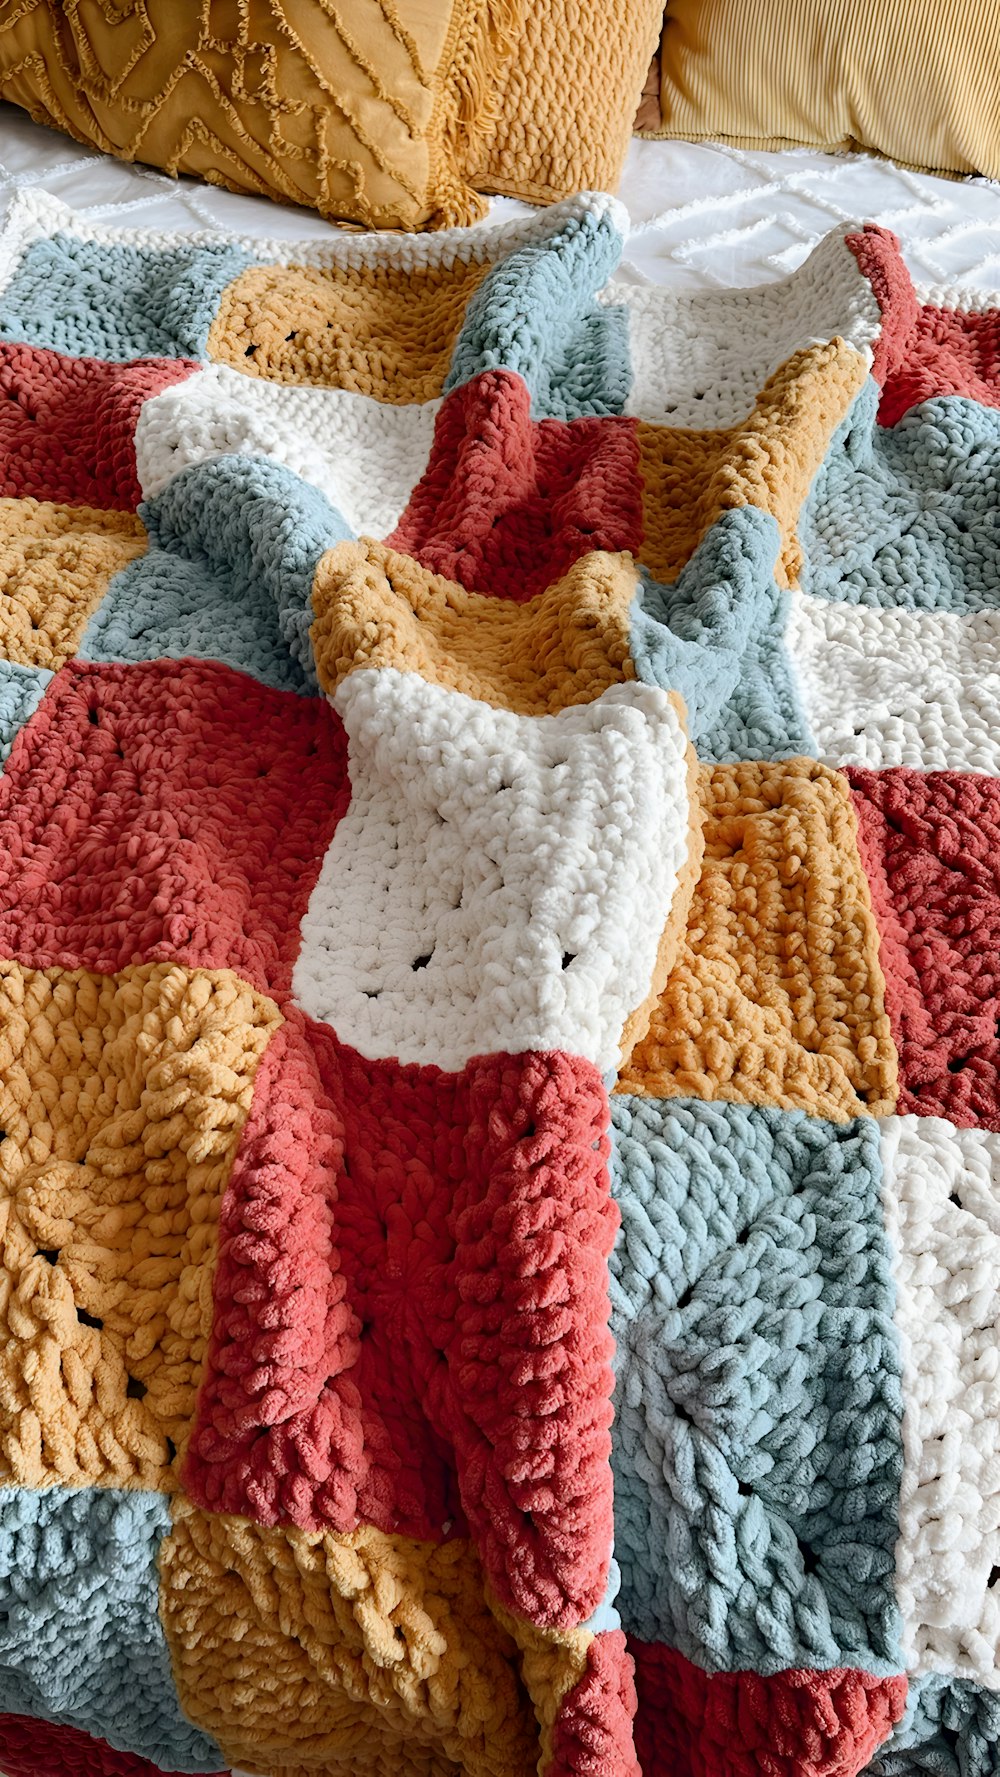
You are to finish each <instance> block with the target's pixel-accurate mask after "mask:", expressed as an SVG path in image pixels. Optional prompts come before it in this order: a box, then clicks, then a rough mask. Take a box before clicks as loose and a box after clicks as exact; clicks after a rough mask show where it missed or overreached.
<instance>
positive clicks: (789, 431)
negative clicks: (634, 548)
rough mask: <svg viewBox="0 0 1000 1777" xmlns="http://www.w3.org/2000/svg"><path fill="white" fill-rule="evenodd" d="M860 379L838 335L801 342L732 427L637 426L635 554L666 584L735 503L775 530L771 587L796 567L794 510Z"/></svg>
mask: <svg viewBox="0 0 1000 1777" xmlns="http://www.w3.org/2000/svg"><path fill="white" fill-rule="evenodd" d="M867 375H868V365H867V361H866V359H865V358H864V357H863V356H862V354H861V353H860V352H858V351H855V349H854V347H853V346H849V345H847V344H846V342H845V341H844V340H842V339H833V340H830V341H829V342H828V343H827V344H826V345H814V346H804V347H803V348H802V350H801V351H798V352H793V353H792V355H791V357H790V358H787V359H786V360H785V362H784V363H783V364H780V365H779V366H778V368H777V370H776V371H775V372H774V373H773V375H772V376H770V377H769V378H768V380H767V382H766V383H765V384H764V387H763V388H762V389H761V391H760V394H759V395H758V397H757V401H756V404H755V406H754V409H753V412H752V413H750V414H749V415H748V416H747V418H746V419H745V420H740V421H739V422H738V423H737V424H735V425H732V426H725V427H718V428H715V429H708V430H705V431H698V430H696V429H695V428H693V427H690V428H689V427H681V426H654V425H651V424H649V423H647V422H646V421H644V420H640V421H639V422H638V425H637V433H638V439H639V473H640V475H641V477H642V485H643V533H644V534H643V542H642V547H641V548H640V550H639V560H640V561H641V562H642V563H643V564H644V565H645V566H646V567H648V569H649V571H650V573H651V574H653V575H655V577H656V579H657V580H660V581H663V582H664V583H665V584H667V585H669V584H672V583H673V581H674V580H676V578H677V576H678V574H679V573H680V571H681V569H682V568H683V566H684V564H685V562H687V561H688V560H689V558H690V557H691V556H692V555H693V554H694V551H695V550H696V549H697V547H698V544H699V543H700V542H701V540H702V538H703V537H704V535H705V533H706V531H707V530H708V529H709V526H710V525H712V524H713V523H714V522H715V520H716V519H717V518H718V517H719V515H720V514H721V513H723V512H727V511H729V510H731V509H732V508H733V507H735V506H756V507H757V508H758V509H759V510H760V511H761V512H769V513H770V514H771V516H772V517H773V518H774V519H775V520H776V522H777V525H778V528H779V530H780V533H781V546H780V553H779V556H778V561H777V564H776V569H775V572H776V576H777V580H778V584H779V586H793V585H795V584H796V582H797V579H798V575H799V571H800V569H801V566H802V551H801V547H800V545H799V541H798V536H797V526H798V522H799V514H800V512H801V510H802V506H803V503H804V501H805V498H806V495H807V494H808V492H809V489H810V487H811V486H812V483H813V480H814V478H815V476H816V472H817V470H818V469H819V467H820V465H821V464H822V462H823V459H824V457H825V456H826V453H827V451H828V449H829V446H830V440H831V438H832V437H833V434H834V432H835V431H836V429H837V427H838V426H839V425H840V423H841V421H842V420H843V419H844V417H845V415H846V414H847V412H848V409H849V408H850V405H851V403H852V401H853V400H854V399H855V397H856V396H857V395H858V394H859V393H860V391H861V389H862V388H863V386H864V383H865V379H866V377H867Z"/></svg>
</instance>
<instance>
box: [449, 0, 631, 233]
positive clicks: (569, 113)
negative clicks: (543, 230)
mask: <svg viewBox="0 0 1000 1777" xmlns="http://www.w3.org/2000/svg"><path fill="white" fill-rule="evenodd" d="M662 25H663V0H531V3H530V4H529V6H528V8H527V12H526V16H525V18H524V24H523V29H522V30H521V32H520V33H519V36H518V42H517V49H516V51H515V54H514V59H513V61H512V62H511V63H510V65H509V68H508V71H507V75H506V78H505V80H503V81H502V82H501V86H500V95H499V101H498V106H497V114H496V118H495V121H494V122H493V123H491V125H490V127H489V129H488V130H486V131H484V132H483V133H482V134H481V136H480V139H479V145H478V146H479V152H478V153H477V152H476V151H475V150H473V153H472V154H471V155H470V159H469V163H468V164H469V173H470V178H471V180H472V183H473V184H474V185H475V186H477V188H478V189H479V190H480V191H498V192H503V193H505V194H506V195H507V196H509V197H523V198H527V199H528V201H529V202H533V203H551V202H552V201H553V199H555V198H559V197H569V196H571V195H572V193H573V192H576V191H587V190H590V191H615V190H616V189H617V186H618V181H619V178H620V177H621V170H622V164H623V162H624V160H625V154H626V151H627V149H628V144H629V138H630V137H631V135H632V127H633V122H634V119H635V111H636V106H637V104H638V102H639V95H640V93H641V92H642V83H643V80H644V79H645V76H646V71H647V69H648V67H649V58H650V56H651V55H652V54H653V51H654V49H655V48H656V44H657V41H658V39H659V35H660V30H661V28H662Z"/></svg>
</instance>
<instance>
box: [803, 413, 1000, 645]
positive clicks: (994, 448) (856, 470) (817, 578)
mask: <svg viewBox="0 0 1000 1777" xmlns="http://www.w3.org/2000/svg"><path fill="white" fill-rule="evenodd" d="M879 393H880V391H879V389H878V388H877V386H876V385H875V383H874V382H871V381H869V382H868V384H867V385H866V386H865V388H864V389H862V391H861V393H860V395H859V396H858V397H857V399H856V401H855V402H854V403H853V405H852V407H851V410H850V412H849V413H848V415H847V417H846V419H845V420H844V421H843V423H842V425H841V426H840V427H839V429H838V431H837V432H836V433H835V435H834V438H833V441H832V443H831V446H830V450H829V451H828V453H827V456H826V460H825V462H824V463H823V466H822V468H821V469H820V471H819V473H818V475H817V476H816V479H815V481H814V482H813V486H812V490H811V492H810V494H809V498H808V500H807V501H806V504H805V507H804V510H803V513H802V517H801V520H800V523H799V538H800V541H801V544H802V549H803V553H804V557H805V566H804V568H803V571H802V589H803V591H804V592H811V593H814V594H815V595H816V596H817V597H819V598H828V599H843V600H846V601H847V602H848V603H851V604H861V605H883V606H889V607H893V606H896V607H899V608H901V609H903V610H915V611H921V610H923V611H957V612H972V611H988V610H993V609H995V608H996V606H997V605H998V604H1000V410H998V409H996V408H992V407H984V406H982V404H981V403H980V402H978V401H969V400H967V399H966V398H965V397H964V396H959V395H941V396H937V397H935V398H934V399H933V400H931V401H923V402H921V403H919V404H918V405H917V406H915V407H911V408H910V410H909V412H908V413H905V414H904V415H903V417H902V419H900V420H898V421H897V422H896V424H895V425H894V426H879V425H877V424H876V419H875V415H876V410H877V406H878V399H879Z"/></svg>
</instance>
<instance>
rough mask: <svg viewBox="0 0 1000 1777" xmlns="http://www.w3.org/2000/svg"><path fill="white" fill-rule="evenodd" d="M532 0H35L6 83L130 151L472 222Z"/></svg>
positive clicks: (90, 137) (326, 208)
mask: <svg viewBox="0 0 1000 1777" xmlns="http://www.w3.org/2000/svg"><path fill="white" fill-rule="evenodd" d="M525 4H526V0H338V4H337V6H336V7H333V6H331V5H330V4H329V0H240V3H239V4H237V0H212V3H211V4H209V3H208V0H202V3H200V4H194V3H190V4H189V3H188V0H78V3H77V4H74V5H72V6H67V5H63V4H59V3H58V0H22V3H21V4H19V5H10V6H2V7H0V96H2V97H3V98H4V99H10V100H12V101H13V102H14V103H15V104H17V105H22V106H23V107H24V108H25V110H27V111H29V112H30V113H31V115H32V117H33V118H35V119H36V120H37V121H38V122H40V123H46V124H52V125H54V126H55V128H56V129H60V130H65V131H67V132H68V133H69V134H70V135H71V136H75V137H76V138H77V139H78V140H79V141H82V142H88V143H92V144H93V145H94V146H95V147H98V148H102V149H104V150H106V151H107V152H108V153H110V154H117V155H119V156H120V157H121V158H122V159H123V160H140V161H145V162H148V163H149V164H150V165H151V166H155V167H162V168H163V169H164V170H165V171H166V172H169V173H196V174H198V175H199V176H200V177H201V178H203V179H208V180H211V181H212V183H213V184H216V185H225V186H228V187H229V188H230V190H233V191H245V192H246V191H249V192H258V193H263V194H265V195H268V196H271V197H278V198H285V199H288V200H290V201H292V202H294V203H299V204H307V205H309V206H310V207H311V208H313V209H317V210H319V211H320V212H321V213H322V214H323V215H324V216H329V217H331V218H344V219H347V220H350V221H354V222H360V223H364V224H366V225H367V226H368V227H403V228H419V227H423V226H432V227H433V226H438V227H443V226H448V225H451V224H456V223H463V222H470V221H473V220H475V218H476V217H478V216H480V215H482V213H483V211H484V209H485V205H484V204H483V202H482V199H481V198H479V197H478V196H477V195H476V193H475V192H474V191H473V190H472V188H471V186H470V184H469V182H468V179H467V178H466V176H465V173H464V171H463V167H464V165H465V163H467V161H468V160H469V157H470V154H472V155H473V156H474V154H475V152H476V144H477V142H478V138H479V133H480V131H481V130H482V129H483V127H484V125H485V123H486V119H487V116H488V114H489V111H490V108H491V105H495V102H496V91H497V86H498V83H499V80H500V77H501V75H502V73H503V71H504V69H505V67H506V63H507V61H508V60H509V56H510V52H511V50H512V48H513V45H514V41H515V36H516V32H517V27H518V24H519V18H520V15H521V13H522V12H523V10H524V8H525Z"/></svg>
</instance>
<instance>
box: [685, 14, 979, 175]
mask: <svg viewBox="0 0 1000 1777" xmlns="http://www.w3.org/2000/svg"><path fill="white" fill-rule="evenodd" d="M660 108H661V118H662V123H661V127H660V128H659V129H657V130H655V131H654V132H653V133H655V134H657V135H661V136H682V137H690V138H694V139H696V140H698V139H703V138H706V137H707V138H709V139H713V140H723V141H727V142H734V143H736V144H738V145H739V146H740V147H744V148H787V147H789V146H790V145H791V144H793V143H798V144H802V143H806V144H809V145H810V146H812V147H816V148H858V147H863V148H873V149H876V150H877V151H878V152H879V153H880V154H884V155H888V156H889V157H890V158H891V159H893V160H897V161H902V162H903V163H904V164H906V165H908V166H913V167H926V168H929V169H931V170H932V171H937V172H947V173H985V174H987V175H988V176H989V177H990V178H994V179H996V178H1000V0H670V3H669V5H668V6H667V16H666V22H665V27H664V33H663V43H662V51H661V84H660Z"/></svg>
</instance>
